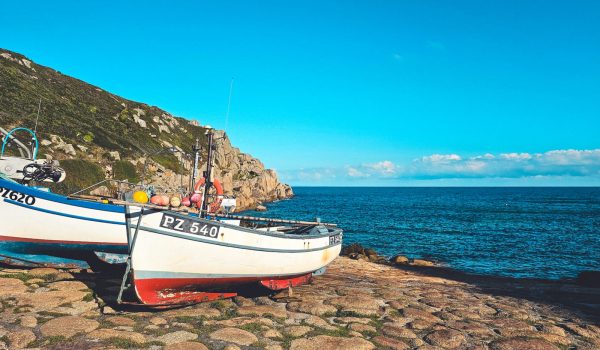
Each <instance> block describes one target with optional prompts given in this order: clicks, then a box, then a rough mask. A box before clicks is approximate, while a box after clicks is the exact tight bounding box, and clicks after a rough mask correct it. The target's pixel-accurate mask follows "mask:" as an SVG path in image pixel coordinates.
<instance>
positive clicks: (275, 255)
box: [128, 210, 342, 304]
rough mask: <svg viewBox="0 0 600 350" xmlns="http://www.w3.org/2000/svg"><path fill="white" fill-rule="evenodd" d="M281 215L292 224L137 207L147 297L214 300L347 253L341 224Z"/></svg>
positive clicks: (137, 249)
mask: <svg viewBox="0 0 600 350" xmlns="http://www.w3.org/2000/svg"><path fill="white" fill-rule="evenodd" d="M235 218H238V219H241V221H242V222H243V221H244V220H245V218H244V217H239V216H235ZM251 219H252V220H254V221H257V220H269V219H261V218H251ZM275 221H276V222H278V221H282V222H284V223H286V224H287V225H291V226H278V227H273V228H269V227H264V228H248V227H242V226H240V225H231V224H228V223H225V222H223V221H219V220H207V219H205V218H200V217H197V216H190V215H181V214H179V213H176V212H172V211H155V210H145V211H143V212H142V211H141V210H133V211H132V212H131V213H130V214H129V215H128V227H129V229H130V232H131V237H130V242H131V244H132V246H131V269H132V272H133V274H132V279H133V284H134V287H135V292H136V294H137V296H138V298H139V300H140V301H142V302H143V303H145V304H166V303H173V302H178V303H181V302H186V301H194V300H214V299H218V298H222V297H230V296H234V295H235V290H236V288H237V287H239V286H241V285H248V284H253V283H254V284H259V283H260V284H261V285H263V286H264V287H266V288H269V289H272V290H280V289H285V288H288V287H293V286H296V285H300V284H304V283H307V282H308V281H310V279H311V277H312V275H313V273H315V272H318V271H319V270H321V269H323V268H324V267H325V266H327V265H328V264H329V263H331V262H332V261H333V260H334V259H335V258H336V257H337V256H338V255H339V253H340V250H341V242H342V230H341V229H339V228H337V227H334V226H331V225H327V226H325V225H323V224H320V223H318V222H296V224H290V223H293V222H292V221H286V220H275Z"/></svg>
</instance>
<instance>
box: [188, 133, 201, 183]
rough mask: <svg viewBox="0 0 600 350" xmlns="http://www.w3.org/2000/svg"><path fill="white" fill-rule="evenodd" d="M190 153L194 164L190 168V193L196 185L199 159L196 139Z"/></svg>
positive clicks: (198, 145) (198, 146)
mask: <svg viewBox="0 0 600 350" xmlns="http://www.w3.org/2000/svg"><path fill="white" fill-rule="evenodd" d="M192 152H194V164H193V166H192V178H191V183H190V187H189V188H190V191H191V190H192V189H193V188H194V185H195V184H196V178H197V177H198V160H199V158H200V140H199V139H198V138H196V144H195V145H194V146H192Z"/></svg>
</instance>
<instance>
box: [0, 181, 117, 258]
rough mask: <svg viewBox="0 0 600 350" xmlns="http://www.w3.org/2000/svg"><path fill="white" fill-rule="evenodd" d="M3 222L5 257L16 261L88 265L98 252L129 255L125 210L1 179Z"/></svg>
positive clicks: (0, 237)
mask: <svg viewBox="0 0 600 350" xmlns="http://www.w3.org/2000/svg"><path fill="white" fill-rule="evenodd" d="M0 218H1V219H0V221H1V222H2V224H1V225H0V254H1V255H4V256H5V257H9V258H12V259H15V260H18V259H24V260H27V261H32V262H37V263H42V264H45V265H52V263H57V262H60V259H61V258H68V260H74V261H78V260H85V259H86V258H88V257H89V256H90V255H91V254H93V252H94V251H105V252H113V253H126V252H127V230H126V225H125V217H124V207H122V206H116V205H109V204H101V203H92V202H86V201H79V200H71V199H68V198H66V197H64V196H60V195H57V194H53V193H49V192H47V191H43V190H39V189H36V188H31V187H27V186H23V185H20V184H17V183H14V182H11V181H7V180H4V179H0ZM86 253H90V254H89V255H88V254H86ZM52 257H56V259H53V258H52ZM59 265H60V264H59Z"/></svg>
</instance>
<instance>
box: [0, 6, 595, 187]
mask: <svg viewBox="0 0 600 350" xmlns="http://www.w3.org/2000/svg"><path fill="white" fill-rule="evenodd" d="M598 18H600V2H598V1H576V2H573V1H523V0H520V1H426V0H423V1H338V2H333V1H302V2H296V1H241V0H240V1H218V2H202V1H121V2H111V1H95V2H94V1H57V2H40V1H27V2H18V1H11V2H7V3H4V4H3V5H2V10H1V11H0V23H2V25H1V29H0V47H3V48H6V49H9V50H13V51H17V52H20V53H23V54H25V55H26V56H28V57H30V58H31V59H33V60H34V61H36V62H38V63H40V64H44V65H47V66H51V67H53V68H55V69H57V70H59V71H61V72H63V73H65V74H69V75H72V76H75V77H77V78H79V79H82V80H84V81H87V82H89V83H92V84H95V85H98V86H100V87H102V88H104V89H106V90H109V91H111V92H114V93H116V94H119V95H122V96H124V97H126V98H129V99H133V100H138V101H142V102H146V103H148V104H151V105H156V106H159V107H161V108H163V109H166V110H167V111H169V112H171V113H173V114H175V115H178V116H182V117H186V118H190V119H197V120H198V121H200V122H201V123H202V124H210V125H212V126H215V127H217V128H224V127H225V124H226V122H225V114H226V110H227V97H228V89H229V83H230V79H231V78H232V77H234V78H235V85H234V91H233V100H232V107H231V114H230V118H229V122H228V125H227V126H228V128H227V130H228V133H229V134H230V136H231V139H232V141H233V143H234V144H235V145H236V146H239V147H240V148H241V149H242V150H243V151H245V152H248V153H251V154H253V155H254V156H257V157H258V158H260V159H261V160H262V161H263V162H264V163H265V164H266V165H267V166H268V167H271V168H275V169H277V171H278V172H279V174H280V175H281V177H282V178H283V179H284V180H285V181H288V182H290V183H292V184H294V185H408V186H410V185H419V186H420V185H600V150H599V148H600V142H599V141H598V140H599V139H600V24H599V23H598ZM515 155H516V156H515Z"/></svg>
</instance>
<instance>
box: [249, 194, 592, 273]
mask: <svg viewBox="0 0 600 350" xmlns="http://www.w3.org/2000/svg"><path fill="white" fill-rule="evenodd" d="M294 190H295V193H296V195H295V197H294V198H291V199H289V200H283V201H278V202H274V203H268V204H266V206H267V208H268V211H267V212H254V211H252V212H246V213H252V215H258V216H268V217H281V218H289V219H297V220H314V219H315V218H316V217H318V218H319V219H320V220H321V221H323V222H332V223H336V224H338V225H339V226H340V227H341V228H343V229H344V244H345V245H347V244H351V243H359V244H361V245H363V246H365V247H369V248H373V249H375V250H376V251H377V252H378V253H379V254H382V255H385V256H387V257H391V256H394V255H397V254H400V255H405V256H407V257H409V258H425V259H431V260H435V261H437V262H439V263H440V264H442V265H445V266H448V267H450V268H454V269H457V270H460V271H464V272H468V273H475V274H482V275H492V276H505V277H517V278H540V279H552V280H556V279H561V278H574V277H576V276H577V275H578V274H579V273H580V272H581V271H586V270H598V269H599V268H600V187H585V186H576V187H575V186H564V187H546V186H544V187H541V186H540V187H537V186H536V187H533V186H528V187H520V186H511V187H504V186H502V187H487V186H483V187H464V186H460V187H459V186H456V187H455V186H444V187H403V186H394V187H380V186H372V187H364V186H360V187H359V186H357V187H349V186H339V187H336V186H322V187H315V186H295V187H294Z"/></svg>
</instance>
